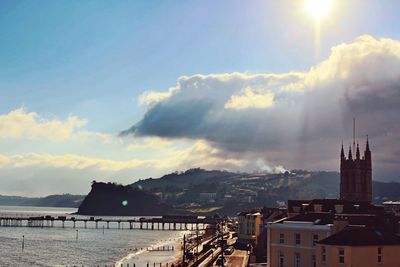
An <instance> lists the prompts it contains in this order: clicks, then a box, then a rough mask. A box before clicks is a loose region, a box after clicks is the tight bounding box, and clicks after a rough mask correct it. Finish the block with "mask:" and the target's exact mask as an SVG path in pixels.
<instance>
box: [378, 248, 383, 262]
mask: <svg viewBox="0 0 400 267" xmlns="http://www.w3.org/2000/svg"><path fill="white" fill-rule="evenodd" d="M378 262H379V263H381V262H382V248H381V247H378Z"/></svg>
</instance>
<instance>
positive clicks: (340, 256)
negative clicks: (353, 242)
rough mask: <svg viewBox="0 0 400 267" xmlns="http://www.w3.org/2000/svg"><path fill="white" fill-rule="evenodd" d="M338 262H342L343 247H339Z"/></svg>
mask: <svg viewBox="0 0 400 267" xmlns="http://www.w3.org/2000/svg"><path fill="white" fill-rule="evenodd" d="M339 263H344V248H339Z"/></svg>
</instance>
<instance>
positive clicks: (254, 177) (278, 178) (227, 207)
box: [131, 169, 400, 215]
mask: <svg viewBox="0 0 400 267" xmlns="http://www.w3.org/2000/svg"><path fill="white" fill-rule="evenodd" d="M131 186H132V188H136V189H141V190H144V191H148V192H150V193H153V194H155V195H157V196H159V197H160V198H161V199H162V200H163V201H165V202H166V203H168V204H170V205H172V206H174V207H176V208H181V209H185V210H187V211H190V212H196V213H204V214H212V213H215V212H218V213H221V214H222V215H233V214H235V213H237V212H239V211H241V210H244V209H248V208H252V207H255V206H270V207H276V206H283V205H284V204H285V202H286V201H287V200H288V199H313V198H337V197H338V195H339V173H338V172H326V171H319V172H312V171H305V170H292V171H291V172H285V173H278V174H268V173H232V172H226V171H218V170H213V171H208V170H203V169H190V170H187V171H185V172H181V173H178V172H174V173H171V174H167V175H164V176H162V177H161V178H158V179H154V178H149V179H144V180H139V181H137V182H135V183H133V184H131ZM373 193H374V201H375V203H378V204H380V203H381V202H382V201H384V200H388V199H389V200H398V199H400V184H399V183H384V182H377V181H373Z"/></svg>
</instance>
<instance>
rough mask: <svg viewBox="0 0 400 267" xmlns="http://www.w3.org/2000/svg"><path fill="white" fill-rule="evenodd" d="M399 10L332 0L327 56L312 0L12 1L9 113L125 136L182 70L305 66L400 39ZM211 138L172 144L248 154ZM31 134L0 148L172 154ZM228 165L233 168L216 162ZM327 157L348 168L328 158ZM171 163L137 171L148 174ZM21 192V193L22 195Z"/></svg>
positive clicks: (2, 26) (2, 110)
mask: <svg viewBox="0 0 400 267" xmlns="http://www.w3.org/2000/svg"><path fill="white" fill-rule="evenodd" d="M399 7H400V4H399V3H398V1H389V0H384V1H373V0H369V1H365V0H350V1H344V0H336V1H333V6H332V10H331V11H330V12H329V14H328V15H327V16H326V17H325V18H323V21H322V25H321V45H320V55H319V58H316V56H315V50H316V45H315V42H314V34H315V24H314V20H313V18H312V16H311V15H310V14H308V13H307V11H306V10H305V8H304V1H301V0H299V1H297V0H296V1H295V0H283V1H272V0H271V1H232V0H230V1H212V0H210V1H206V0H205V1H113V2H111V1H32V0H31V1H1V2H0V92H1V97H0V114H2V115H4V116H6V115H7V114H9V113H10V112H12V111H15V110H18V109H20V108H21V107H23V108H24V111H23V112H22V114H25V115H26V114H28V113H29V112H33V113H35V114H36V115H35V116H37V117H36V118H37V121H36V123H40V122H41V120H48V121H59V122H65V121H66V120H67V118H68V117H69V116H75V117H77V118H78V119H80V120H85V121H86V124H85V125H82V126H76V128H74V127H75V126H74V127H72V128H71V129H72V131H75V130H76V129H79V130H82V131H86V132H91V133H101V134H105V135H113V136H116V135H117V134H118V133H119V132H120V131H122V130H125V129H128V128H130V127H131V126H132V125H137V124H138V123H139V124H140V121H144V122H145V120H143V118H146V115H149V116H150V115H151V114H152V113H151V112H150V113H149V111H151V109H152V108H153V107H154V106H152V105H150V106H146V105H143V104H140V103H139V99H140V96H142V95H143V94H144V92H151V91H155V92H167V91H168V89H169V88H171V87H174V86H177V83H178V84H179V82H177V81H178V79H179V77H182V76H188V77H192V76H193V75H196V74H202V75H209V74H224V73H234V72H238V73H247V74H255V73H269V74H271V73H275V74H284V73H289V72H291V71H294V72H302V73H304V72H308V71H309V70H310V68H312V67H313V66H314V67H315V66H316V64H318V63H319V62H321V61H323V60H325V59H327V58H328V57H329V56H330V55H331V48H332V47H335V46H338V45H340V44H342V43H346V44H349V43H352V42H353V41H354V40H355V39H357V38H358V37H359V36H362V35H370V36H373V37H374V38H377V39H379V38H389V39H393V40H398V39H400V36H399V35H400V31H399V28H398V25H400V21H399V20H400V18H399V16H398V10H399ZM182 86H183V85H178V87H179V88H181V87H182ZM242 89H243V88H242ZM242 89H240V88H239V87H238V89H237V90H239V91H240V90H242ZM182 90H183V89H182ZM260 90H261V89H260ZM247 92H250V94H251V93H252V92H253V91H251V90H250V91H247ZM171 101H172V100H171ZM164 104H166V103H164ZM175 107H178V106H175ZM189 112H190V111H189ZM171 114H172V113H171ZM149 116H148V117H149ZM172 118H173V116H172ZM361 121H362V120H361ZM139 126H140V125H139ZM139 128H140V127H139ZM35 129H36V128H35ZM74 129H75V130H74ZM35 131H36V130H35ZM260 131H261V129H260ZM138 135H141V136H144V137H156V138H160V139H161V140H162V141H161V142H163V141H166V140H167V139H168V138H169V137H168V136H165V135H163V134H162V133H160V132H159V131H157V132H156V133H154V132H151V131H150V132H146V131H145V130H142V132H141V133H139V132H138ZM40 136H42V135H40ZM209 136H210V135H209V134H196V135H186V134H185V133H180V134H179V135H177V136H174V137H173V138H174V140H173V142H174V144H171V145H170V146H171V147H173V148H174V149H178V150H179V149H183V148H188V147H191V146H192V145H193V144H194V143H196V142H206V143H207V145H208V146H211V147H217V148H218V149H221V150H222V151H223V153H222V152H221V153H222V154H224V153H225V152H226V153H229V158H231V159H232V160H241V159H239V158H238V156H237V154H231V153H236V152H237V151H234V149H233V150H232V149H231V148H226V147H225V146H223V145H221V144H220V143H218V141H216V140H214V139H213V140H211V139H208V137H209ZM166 137H167V138H166ZM21 138H22V137H21ZM40 138H42V137H40ZM40 138H39V139H40ZM341 138H343V136H339V137H338V139H341ZM11 139H12V140H11ZM25 139H29V140H28V141H26V140H25V141H24V140H20V139H18V140H16V139H15V138H10V137H7V138H6V137H4V138H3V139H2V140H0V143H1V144H3V149H1V150H0V154H3V155H6V156H7V157H11V156H15V155H26V154H28V153H39V154H40V155H65V154H74V155H80V156H85V157H96V158H102V159H110V160H129V159H138V158H140V159H142V158H143V157H145V158H146V159H150V158H160V157H161V158H162V156H160V153H159V152H157V151H153V152H151V150H146V149H144V150H142V151H140V152H134V153H132V154H130V153H128V152H127V151H126V147H125V146H129V145H132V144H131V143H129V142H131V141H129V140H127V139H129V138H122V139H123V140H122V141H121V140H119V142H121V143H123V145H121V144H120V145H113V147H112V148H110V147H108V146H111V145H110V143H108V145H104V144H103V145H101V146H100V145H98V144H94V143H93V144H85V145H82V144H80V143H79V144H77V143H76V142H75V143H73V142H72V141H68V142H65V143H62V142H61V143H60V142H59V140H58V141H57V142H58V143H56V144H53V143H51V141H48V140H47V141H46V142H50V143H48V144H44V143H41V141H40V142H39V141H38V137H35V138H33V139H32V138H31V136H30V137H26V138H25ZM50 139H51V138H50ZM32 140H33V141H32ZM63 140H64V139H63ZM43 142H44V141H43ZM90 142H95V141H94V140H91V141H90ZM16 143H18V144H19V145H15V144H16ZM111 143H112V142H111ZM126 143H128V144H126ZM202 144H203V143H202ZM203 145H204V144H203ZM334 152H336V151H334ZM135 153H136V154H135ZM221 157H228V156H227V155H226V154H224V155H223V156H221ZM280 159H281V158H280V157H279V156H277V155H273V156H271V157H267V158H264V159H263V160H265V161H268V162H273V163H274V164H277V165H281V164H283V163H281V162H277V161H279V160H280ZM327 162H328V161H327ZM329 162H330V161H329ZM231 163H232V162H231ZM231 163H229V164H231ZM192 164H194V165H196V163H192ZM229 164H227V165H226V166H227V168H229V166H231V165H229ZM197 165H202V161H199V162H197ZM205 165H206V164H205ZM288 165H289V166H288V167H287V168H290V167H291V166H290V164H288ZM184 166H185V167H186V166H187V167H190V166H191V165H190V164H189V165H184ZM207 166H208V165H206V167H207ZM221 166H222V167H224V166H225V165H224V164H222V163H221V165H217V167H221ZM318 166H323V167H327V168H328V169H329V166H331V167H330V169H335V168H336V167H337V166H336V165H333V166H332V165H329V163H324V164H322V165H318ZM318 166H317V167H315V168H319V167H318ZM174 167H176V166H174ZM284 167H286V166H284ZM238 168H239V167H238ZM311 168H312V166H311ZM239 169H240V168H239ZM167 170H169V169H165V168H164V169H160V170H159V171H157V172H151V171H143V170H142V171H140V172H135V171H134V170H130V171H132V173H133V174H132V176H136V177H137V176H145V175H158V174H161V173H162V172H163V171H167ZM19 171H20V170H19ZM3 173H5V171H3ZM19 175H22V176H23V174H19ZM80 175H81V176H84V175H86V173H82V174H80ZM96 175H100V176H101V174H96ZM104 175H111V174H110V173H107V174H104ZM124 175H125V176H124V177H126V178H124V179H122V180H121V182H127V181H129V179H130V178H129V177H130V176H129V175H128V174H124ZM49 176H50V174H49ZM116 176H117V175H116ZM387 177H390V178H391V177H392V176H390V175H389V176H387ZM27 179H28V178H27ZM29 179H34V178H29ZM65 179H67V178H65ZM110 179H111V178H110ZM132 179H133V178H132ZM84 181H86V179H85V180H84ZM82 184H83V182H82ZM18 190H19V189H18ZM18 190H17V189H13V190H11V189H10V192H16V193H19V192H21V191H18ZM49 190H50V189H49ZM71 190H72V191H73V190H75V191H79V190H78V189H71ZM85 190H86V189H82V191H85ZM0 193H1V192H0ZM40 193H43V192H38V194H40Z"/></svg>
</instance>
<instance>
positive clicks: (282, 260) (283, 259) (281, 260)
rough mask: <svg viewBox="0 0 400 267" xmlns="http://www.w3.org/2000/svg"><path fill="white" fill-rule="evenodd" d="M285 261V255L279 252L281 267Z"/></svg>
mask: <svg viewBox="0 0 400 267" xmlns="http://www.w3.org/2000/svg"><path fill="white" fill-rule="evenodd" d="M284 261H285V254H283V252H282V251H281V252H279V267H283V263H284Z"/></svg>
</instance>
